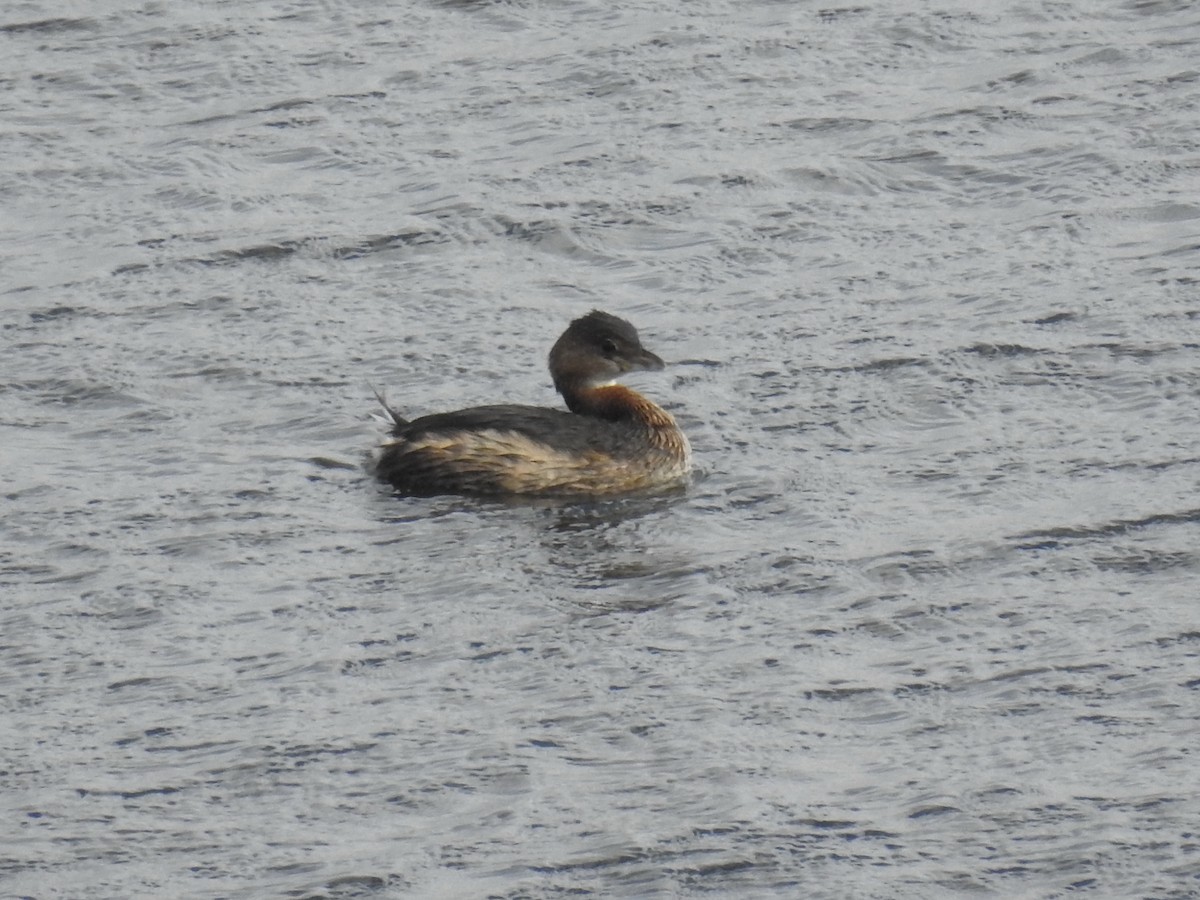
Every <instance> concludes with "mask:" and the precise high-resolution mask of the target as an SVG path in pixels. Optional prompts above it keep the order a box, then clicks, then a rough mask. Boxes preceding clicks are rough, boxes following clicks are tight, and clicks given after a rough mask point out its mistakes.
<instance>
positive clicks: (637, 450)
mask: <svg viewBox="0 0 1200 900" xmlns="http://www.w3.org/2000/svg"><path fill="white" fill-rule="evenodd" d="M549 364H550V374H551V376H552V377H553V379H554V386H555V388H556V389H557V390H558V392H559V393H560V394H562V396H563V399H564V400H565V401H566V404H567V407H568V409H570V412H565V411H563V410H557V409H549V408H546V407H540V406H519V405H511V404H510V405H500V406H477V407H473V408H470V409H461V410H457V411H455V412H448V413H435V414H434V415H429V416H423V417H421V418H419V419H414V420H413V421H411V422H410V421H407V420H406V419H404V418H403V417H402V416H400V415H399V414H398V413H396V412H395V411H394V410H393V409H392V408H391V407H389V406H387V404H384V408H385V409H386V410H387V413H388V415H389V417H390V418H391V421H392V436H391V438H390V439H389V440H388V441H387V442H385V443H384V444H383V446H381V447H380V448H379V449H378V450H377V451H376V454H375V458H374V466H373V467H374V472H375V475H376V476H377V477H378V478H380V479H381V480H383V481H386V482H389V483H390V484H391V485H392V486H393V487H395V488H396V489H397V490H399V491H401V492H403V493H406V494H416V495H432V494H536V495H547V496H569V495H584V496H598V495H605V494H623V493H629V492H634V491H648V490H654V489H661V488H664V487H668V486H671V485H675V484H679V483H681V482H682V481H683V480H684V478H685V477H686V475H687V472H688V469H689V467H690V463H691V449H690V447H689V446H688V442H687V438H686V437H685V436H684V434H683V432H682V431H680V430H679V426H678V425H676V423H675V419H674V418H673V417H672V416H671V414H670V413H669V412H667V411H666V410H665V409H663V408H662V407H660V406H658V405H657V404H655V403H654V402H653V401H651V400H649V399H647V398H646V397H643V396H642V395H641V394H639V393H637V392H636V391H632V390H630V389H629V388H627V387H624V386H623V385H619V384H613V383H612V380H613V379H614V378H615V377H617V376H618V375H621V374H623V373H625V372H632V371H636V370H639V369H661V368H662V367H663V361H662V360H661V359H659V358H658V357H657V356H655V355H654V354H653V353H651V352H650V351H649V350H646V349H645V348H644V347H642V345H641V341H640V340H639V339H638V334H637V331H636V330H635V329H634V327H633V326H632V325H630V324H629V323H628V322H626V321H625V320H624V319H620V318H617V317H616V316H613V315H610V314H608V313H605V312H600V311H599V310H594V311H593V312H591V313H588V315H586V316H583V317H582V318H579V319H576V320H575V321H574V322H572V323H571V324H570V326H569V327H568V328H567V330H566V331H565V332H563V334H562V336H561V337H560V338H559V339H558V341H557V342H556V343H555V344H554V347H553V349H551V351H550V359H549Z"/></svg>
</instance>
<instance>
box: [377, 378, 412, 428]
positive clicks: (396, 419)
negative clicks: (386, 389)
mask: <svg viewBox="0 0 1200 900" xmlns="http://www.w3.org/2000/svg"><path fill="white" fill-rule="evenodd" d="M371 390H372V391H374V392H375V399H376V400H378V401H379V405H380V406H382V407H383V415H376V416H375V418H377V419H379V420H380V421H381V422H383V423H384V424H385V425H390V426H391V428H392V430H393V431H396V430H399V429H401V428H403V427H404V426H405V425H407V424H408V419H406V418H404V416H402V415H400V413H398V412H396V410H395V409H394V408H393V407H392V406H391V404H389V403H388V402H387V397H385V396H384V395H383V394H382V393H381V392H380V391H379V390H378V389H377V388H371Z"/></svg>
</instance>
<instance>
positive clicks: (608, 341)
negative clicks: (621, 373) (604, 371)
mask: <svg viewBox="0 0 1200 900" xmlns="http://www.w3.org/2000/svg"><path fill="white" fill-rule="evenodd" d="M600 349H601V350H603V351H604V355H605V356H613V355H614V354H615V353H616V352H617V342H616V341H614V340H613V339H612V338H605V339H604V340H602V341H601V342H600Z"/></svg>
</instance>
